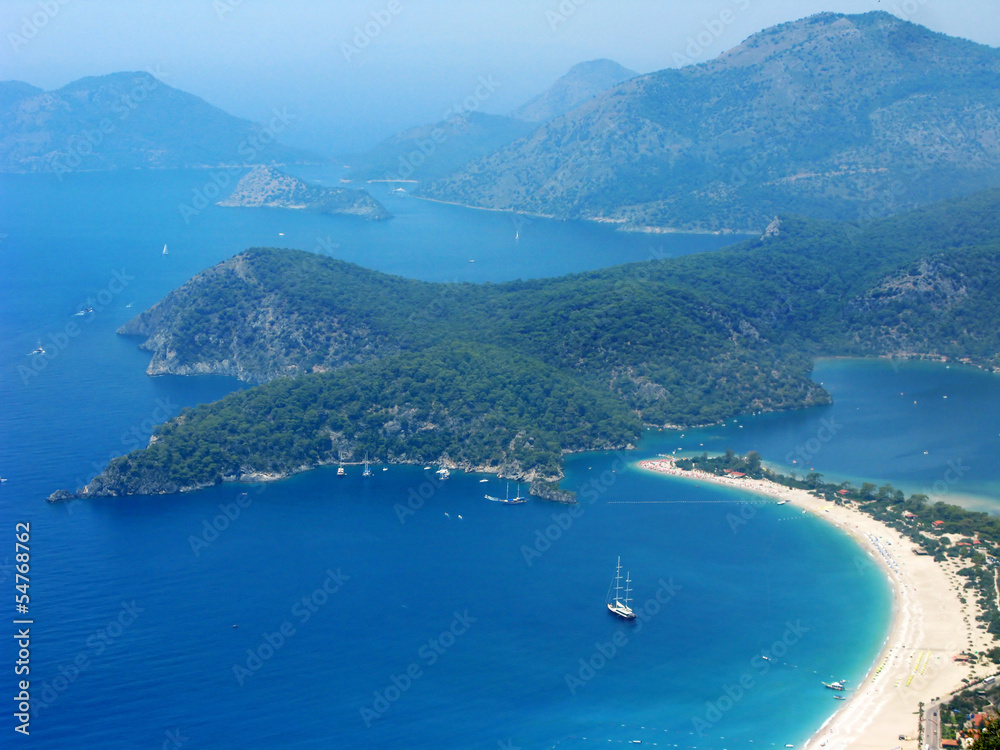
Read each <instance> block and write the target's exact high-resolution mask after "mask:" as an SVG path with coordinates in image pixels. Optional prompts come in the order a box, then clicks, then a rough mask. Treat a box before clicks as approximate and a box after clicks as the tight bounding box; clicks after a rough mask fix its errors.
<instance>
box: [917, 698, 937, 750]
mask: <svg viewBox="0 0 1000 750" xmlns="http://www.w3.org/2000/svg"><path fill="white" fill-rule="evenodd" d="M925 748H926V750H941V704H940V703H939V702H935V703H929V704H927V706H925V707H924V747H923V748H921V750H924V749H925Z"/></svg>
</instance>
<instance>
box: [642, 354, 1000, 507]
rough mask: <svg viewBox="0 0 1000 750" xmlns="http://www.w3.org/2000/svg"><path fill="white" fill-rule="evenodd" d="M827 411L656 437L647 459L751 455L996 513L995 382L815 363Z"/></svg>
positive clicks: (883, 363)
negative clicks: (828, 396)
mask: <svg viewBox="0 0 1000 750" xmlns="http://www.w3.org/2000/svg"><path fill="white" fill-rule="evenodd" d="M813 378H814V379H815V380H816V381H818V382H820V383H823V384H824V386H825V387H826V388H827V389H828V390H829V391H830V392H831V393H832V394H833V395H834V403H833V404H832V405H831V406H823V407H817V408H814V409H805V410H802V411H798V412H794V413H788V414H760V415H756V416H744V417H741V418H740V419H738V420H735V421H731V422H729V423H728V424H726V425H724V426H716V427H709V428H705V429H698V430H684V431H676V432H675V431H668V430H664V431H662V432H656V433H653V434H650V435H649V437H648V446H649V447H650V448H651V449H653V451H654V452H673V451H675V450H678V449H680V451H681V453H697V452H701V451H703V450H707V451H709V452H712V453H721V452H723V451H725V450H726V448H732V449H733V450H735V451H736V452H737V453H745V452H746V451H749V450H756V451H759V452H760V454H761V455H762V456H763V457H764V459H765V461H766V462H767V463H768V464H770V465H772V466H774V467H775V468H777V469H779V470H781V471H783V472H795V473H797V474H798V475H799V476H803V475H804V474H806V473H807V472H809V471H812V470H815V471H818V472H820V473H822V474H823V475H824V476H825V477H826V478H827V479H829V480H836V481H844V480H847V481H852V482H854V483H855V484H856V485H860V483H861V482H863V481H871V482H875V483H877V484H879V485H881V484H885V483H886V482H888V483H891V484H893V485H894V486H896V487H899V488H901V489H903V490H905V491H906V492H908V493H914V492H919V493H923V494H925V495H927V496H928V497H929V498H930V501H931V502H939V501H940V502H946V503H955V504H958V505H963V506H966V507H969V508H974V509H977V510H984V511H987V512H992V513H998V512H1000V479H998V477H997V467H1000V377H998V376H997V375H994V374H991V373H987V372H983V371H982V370H978V369H976V368H974V367H969V366H964V365H943V364H940V363H933V362H908V361H894V362H890V361H887V360H850V359H847V360H838V359H827V360H820V361H819V362H817V364H816V368H815V371H814V373H813Z"/></svg>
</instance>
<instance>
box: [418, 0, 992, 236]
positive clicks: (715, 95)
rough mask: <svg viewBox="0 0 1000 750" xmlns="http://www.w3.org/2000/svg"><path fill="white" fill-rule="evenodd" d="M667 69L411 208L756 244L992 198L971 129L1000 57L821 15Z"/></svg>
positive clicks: (984, 141) (873, 16) (622, 88)
mask: <svg viewBox="0 0 1000 750" xmlns="http://www.w3.org/2000/svg"><path fill="white" fill-rule="evenodd" d="M681 57H683V56H681ZM677 62H678V63H680V64H681V65H680V67H671V68H668V69H665V70H661V71H657V72H654V73H650V74H648V75H643V76H639V77H637V78H634V79H632V80H630V81H626V82H624V83H622V84H620V85H618V86H616V87H615V88H613V89H611V90H610V91H608V92H606V93H604V94H601V95H599V96H597V97H596V98H595V99H594V100H593V101H591V102H588V103H586V104H584V105H582V106H580V107H578V108H576V109H574V110H573V111H571V112H569V113H568V114H566V115H565V116H563V117H559V118H557V119H555V120H552V121H550V122H547V123H546V124H545V125H543V126H542V127H541V128H539V129H538V130H537V131H535V132H534V133H531V134H530V135H528V136H526V137H524V138H521V139H520V140H518V141H515V142H514V143H512V144H510V145H509V146H507V147H505V148H502V149H499V150H498V151H496V152H495V153H492V154H489V155H487V156H485V157H483V158H481V159H479V160H477V161H475V162H472V163H471V164H469V165H467V166H466V167H465V168H463V169H461V170H459V171H457V172H455V173H454V174H452V175H448V176H447V177H445V178H442V179H440V180H437V181H435V182H434V183H432V184H430V185H427V186H422V187H421V188H420V190H421V192H422V193H423V194H426V195H428V196H430V197H433V198H438V199H441V200H448V201H456V202H459V203H465V204H469V205H474V206H482V207H487V208H498V209H506V210H517V211H527V212H532V213H539V214H544V215H551V216H556V217H559V218H595V217H600V218H607V219H612V220H615V221H619V222H621V223H623V224H624V225H625V226H627V227H642V226H656V227H673V228H677V229H704V230H721V229H731V230H742V229H753V230H757V231H762V230H763V229H764V227H765V226H766V225H767V223H768V222H769V221H770V220H771V218H773V217H774V216H775V215H776V214H778V213H806V214H809V215H811V216H821V217H826V218H830V219H836V220H853V219H855V218H860V217H866V216H872V215H886V214H888V213H891V212H896V211H901V210H907V209H909V208H912V207H913V206H916V205H920V204H924V203H929V202H931V201H935V200H940V199H942V198H947V197H949V196H955V195H961V194H964V193H968V192H972V191H975V190H981V189H984V188H987V187H991V186H996V185H998V184H1000V144H998V142H997V141H996V139H995V138H994V133H995V130H996V122H995V120H994V118H992V117H983V116H982V115H981V114H979V113H980V112H983V111H990V110H996V108H997V107H998V106H1000V95H998V91H1000V52H998V51H997V50H996V49H994V48H991V47H987V46H984V45H977V44H974V43H972V42H969V41H966V40H962V39H956V38H950V37H947V36H945V35H943V34H936V33H934V32H931V31H929V30H928V29H926V28H923V27H921V26H918V25H916V24H913V23H910V22H907V21H903V20H900V19H899V18H896V17H894V16H892V15H890V14H888V13H884V12H873V13H866V14H862V15H847V16H845V15H839V14H833V13H822V14H819V15H816V16H812V17H809V18H805V19H802V20H800V21H796V22H793V23H787V24H782V25H780V26H776V27H773V28H770V29H766V30H764V31H762V32H760V33H758V34H755V35H753V36H751V37H750V38H749V39H747V40H746V41H745V42H743V43H742V44H741V45H739V46H738V47H736V48H734V49H732V50H730V51H729V52H727V53H725V54H723V55H720V56H719V57H717V58H715V59H712V60H707V61H704V62H702V61H700V60H697V59H694V60H684V59H680V60H677ZM686 62H691V63H696V64H684V63H686ZM980 108H982V109H980Z"/></svg>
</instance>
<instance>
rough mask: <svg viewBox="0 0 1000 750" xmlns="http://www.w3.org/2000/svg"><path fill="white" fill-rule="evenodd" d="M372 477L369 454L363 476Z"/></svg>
mask: <svg viewBox="0 0 1000 750" xmlns="http://www.w3.org/2000/svg"><path fill="white" fill-rule="evenodd" d="M371 475H372V470H371V469H370V468H368V454H367V453H366V454H365V470H364V471H363V472H361V476H363V477H370V476H371Z"/></svg>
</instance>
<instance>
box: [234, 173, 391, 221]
mask: <svg viewBox="0 0 1000 750" xmlns="http://www.w3.org/2000/svg"><path fill="white" fill-rule="evenodd" d="M216 205H219V206H224V207H229V208H287V209H293V210H298V211H313V212H315V213H320V214H335V215H344V216H357V217H359V218H362V219H366V220H368V221H384V220H385V219H389V218H392V214H390V213H389V212H388V211H387V210H386V208H385V206H383V205H382V204H381V203H379V202H378V201H377V200H375V199H374V198H372V197H371V196H370V195H369V194H368V192H367V191H365V190H351V189H348V188H325V187H320V186H318V185H317V186H313V185H307V184H306V183H305V182H303V181H302V180H300V179H298V178H297V177H292V176H291V175H290V174H285V173H284V172H281V171H279V170H277V169H274V168H273V167H264V166H260V167H255V168H254V169H252V170H251V171H249V172H247V174H245V175H244V176H243V177H242V179H240V181H239V182H238V183H237V184H236V189H235V190H233V192H232V194H230V196H229V197H228V198H226V199H224V200H221V201H219V202H218V203H217V204H216Z"/></svg>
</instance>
